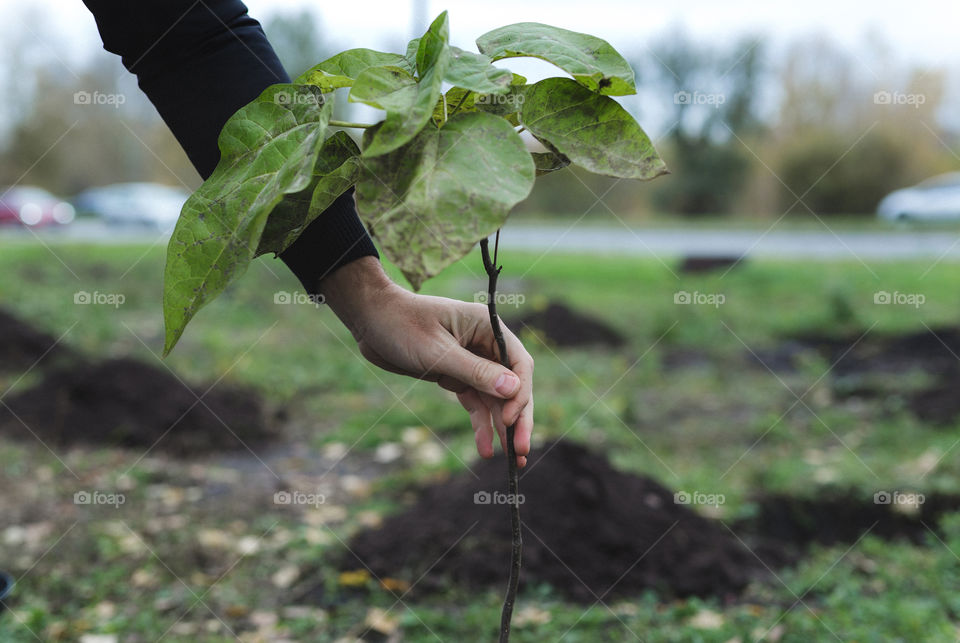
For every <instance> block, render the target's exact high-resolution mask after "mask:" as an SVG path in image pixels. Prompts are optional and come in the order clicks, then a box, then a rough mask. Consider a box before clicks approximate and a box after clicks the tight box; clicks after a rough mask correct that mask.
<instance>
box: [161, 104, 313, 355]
mask: <svg viewBox="0 0 960 643" xmlns="http://www.w3.org/2000/svg"><path fill="white" fill-rule="evenodd" d="M330 110H331V107H330V104H329V103H325V102H324V100H323V94H322V93H321V90H320V89H319V88H317V87H314V86H312V85H272V86H271V87H268V88H267V89H266V90H264V91H263V93H262V94H260V96H259V97H257V98H256V99H255V100H254V101H252V102H251V103H249V104H248V105H246V106H244V107H242V108H240V110H239V111H237V113H236V114H234V115H233V116H231V117H230V119H229V120H228V121H227V123H226V124H225V125H224V127H223V130H222V131H221V132H220V138H219V144H220V162H219V164H218V165H217V167H216V169H215V170H214V171H213V174H211V175H210V177H209V178H208V179H207V180H206V181H204V182H203V185H201V186H200V188H199V189H197V191H196V192H194V193H193V195H191V196H190V198H189V199H188V200H187V202H186V203H185V204H184V206H183V210H182V211H181V213H180V219H179V220H178V221H177V225H176V227H175V228H174V231H173V236H172V237H171V239H170V243H169V245H168V247H167V264H166V269H165V272H164V292H163V294H164V301H163V313H164V322H165V325H166V338H165V343H164V354H166V353H169V352H170V350H171V349H172V348H173V347H174V345H175V344H176V343H177V340H178V339H179V338H180V335H181V334H183V329H184V327H185V326H186V325H187V323H188V322H189V321H190V319H192V318H193V316H194V314H196V312H197V311H198V310H199V309H200V308H201V307H202V306H203V305H204V304H206V303H207V302H209V301H211V300H213V299H214V298H215V297H216V296H217V295H218V294H220V293H221V292H223V290H224V289H225V288H226V287H227V285H228V284H229V283H230V282H231V281H233V280H234V279H236V278H237V277H239V276H240V275H242V274H243V272H244V271H245V270H246V269H247V266H248V265H249V263H250V261H251V260H252V259H253V257H254V256H255V253H256V250H257V247H258V245H259V242H260V236H261V233H262V232H263V228H264V226H265V225H266V222H267V217H268V216H269V214H270V212H271V211H272V210H273V208H274V207H276V205H277V204H278V203H280V201H281V200H282V199H283V195H284V194H287V193H291V192H298V191H300V190H303V189H304V188H305V187H307V185H308V184H309V183H310V181H311V177H312V176H313V168H314V164H315V162H316V159H317V154H318V152H319V151H320V148H321V146H322V145H323V140H324V139H323V135H324V131H325V130H326V127H327V122H328V121H329V119H330Z"/></svg>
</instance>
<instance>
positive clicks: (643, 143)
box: [520, 78, 667, 179]
mask: <svg viewBox="0 0 960 643" xmlns="http://www.w3.org/2000/svg"><path fill="white" fill-rule="evenodd" d="M520 117H521V120H522V121H523V124H524V125H525V126H526V128H527V129H528V130H530V132H531V133H533V135H534V136H536V137H537V138H539V139H542V140H544V141H548V142H549V143H550V144H552V146H553V147H554V148H555V149H557V150H558V151H559V152H561V153H563V154H565V155H566V156H568V157H569V158H570V160H571V161H573V162H574V163H576V164H577V165H579V166H581V167H583V168H584V169H587V170H590V171H591V172H596V173H597V174H606V175H608V176H615V177H621V178H628V179H652V178H656V177H657V176H660V175H661V174H665V173H667V168H666V165H664V163H663V161H662V160H661V159H660V157H659V156H658V155H657V151H656V150H655V149H654V147H653V143H651V142H650V139H649V138H648V137H647V135H646V133H644V131H643V130H642V129H641V128H640V126H639V125H638V124H637V122H636V121H635V120H633V117H632V116H630V114H628V113H627V111H626V110H625V109H623V107H621V106H620V104H619V103H618V102H617V101H615V100H613V99H612V98H609V97H607V96H600V95H599V94H595V93H593V92H591V91H590V90H588V89H585V88H584V87H583V86H581V85H579V84H577V83H576V82H574V81H572V80H570V79H568V78H547V79H546V80H541V81H540V82H539V83H536V84H535V85H531V86H530V87H529V88H528V89H527V91H526V95H525V98H524V101H523V107H522V109H521V112H520Z"/></svg>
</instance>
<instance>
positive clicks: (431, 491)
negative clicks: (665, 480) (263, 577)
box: [298, 441, 960, 602]
mask: <svg viewBox="0 0 960 643" xmlns="http://www.w3.org/2000/svg"><path fill="white" fill-rule="evenodd" d="M505 469H506V468H505V466H504V465H503V462H502V459H494V460H492V461H483V462H480V463H479V464H478V465H477V466H476V467H474V471H475V472H476V474H477V475H478V476H479V479H478V478H474V476H473V475H472V474H470V473H469V472H467V473H463V474H461V475H458V476H455V477H453V478H451V479H449V480H447V481H445V482H441V483H439V484H436V485H432V486H429V487H426V488H424V489H421V490H418V491H416V495H415V501H414V502H413V504H412V506H410V507H409V508H408V509H407V510H406V511H404V512H403V513H401V514H398V515H394V516H392V517H390V518H388V519H386V520H385V521H384V523H383V525H381V527H379V528H377V529H372V530H367V531H363V532H360V533H359V534H357V535H356V536H354V538H353V539H352V541H351V542H350V543H349V553H347V554H345V557H344V558H343V559H342V560H341V561H340V563H339V565H340V567H341V569H343V570H354V569H364V568H365V567H369V569H370V570H372V572H373V573H374V574H376V575H377V576H378V577H380V578H384V577H391V578H399V579H408V580H409V581H410V582H412V581H414V580H416V579H418V578H421V575H422V576H423V578H422V579H421V580H420V581H419V583H418V584H417V585H416V588H415V590H414V591H416V592H423V593H429V592H433V591H443V590H444V589H449V587H450V583H454V584H458V585H460V586H462V587H464V588H477V587H487V588H494V589H496V588H502V587H501V586H502V585H503V584H504V582H505V579H506V572H507V565H508V561H509V559H510V529H509V509H508V507H507V506H506V505H502V504H501V505H496V504H476V503H475V502H474V494H476V493H477V492H479V491H487V492H492V491H493V490H498V491H500V492H501V493H503V492H505V483H504V482H503V479H504V478H505V477H506V476H505ZM520 490H521V492H522V493H523V494H524V497H525V502H524V504H523V505H522V506H521V516H522V520H523V525H524V527H523V539H524V544H523V573H522V580H521V582H522V583H523V584H525V585H530V584H534V583H549V584H550V585H551V586H552V587H554V588H555V589H557V590H558V591H560V592H561V593H562V594H564V595H565V596H566V597H568V598H570V599H573V600H576V601H587V602H593V601H595V600H596V599H597V598H598V597H602V598H604V599H606V597H608V596H614V597H616V596H626V595H636V594H638V593H640V592H642V591H643V590H647V589H652V590H654V591H656V592H657V593H658V594H659V595H661V596H664V597H682V596H690V595H697V596H717V597H720V598H721V599H726V600H734V599H735V597H736V596H737V594H738V593H739V592H740V591H741V590H743V589H744V587H745V586H746V584H747V583H748V582H749V581H750V580H752V579H764V578H765V577H767V576H768V575H769V570H771V569H776V568H778V567H784V566H787V565H792V564H794V563H796V562H797V561H798V560H800V559H801V558H802V557H803V556H804V555H805V551H806V549H807V548H808V547H809V546H810V545H813V544H820V545H836V544H838V543H854V542H856V541H857V540H859V539H860V538H861V537H862V536H863V535H864V534H865V533H867V532H869V533H870V534H872V535H874V536H877V537H881V538H888V539H905V540H908V541H910V542H913V543H916V544H923V543H925V542H929V538H930V534H929V529H934V528H935V527H936V524H937V520H938V519H939V516H940V515H941V514H943V513H944V512H947V511H957V510H960V496H945V495H932V496H928V497H927V498H926V501H925V503H924V504H921V505H919V506H918V507H917V510H916V511H915V512H913V513H910V512H905V511H902V509H903V508H902V507H897V506H895V505H889V504H886V505H885V504H876V503H875V502H874V498H873V497H871V496H869V495H864V493H856V492H853V491H848V490H833V491H830V492H823V491H822V492H820V493H819V494H818V495H817V496H816V497H794V496H787V495H770V496H766V497H762V498H758V499H757V500H756V510H755V511H754V512H751V513H752V517H750V518H748V519H741V520H739V521H736V522H734V523H732V524H731V526H730V528H729V529H728V528H727V527H726V526H724V525H723V524H721V523H720V522H719V521H716V520H712V519H709V518H705V517H703V516H701V515H699V514H698V513H696V512H695V511H693V510H691V508H690V507H689V506H687V505H681V504H676V503H675V502H674V495H673V492H672V491H671V490H669V489H666V488H665V487H663V486H661V485H660V484H658V483H657V482H655V481H653V480H651V479H650V478H646V477H643V476H636V475H632V474H627V473H623V472H620V471H617V470H615V469H613V468H612V467H611V466H610V465H609V463H608V462H607V461H606V460H605V459H604V458H602V457H600V456H598V455H595V454H593V453H591V452H590V451H588V450H587V449H585V448H583V447H581V446H578V445H575V444H572V443H568V442H562V441H561V442H556V443H551V444H546V445H544V446H542V447H540V448H539V449H537V451H536V454H535V455H534V456H533V457H532V459H531V464H530V465H529V468H528V470H527V473H526V474H525V475H523V477H522V479H521V482H520ZM735 534H736V535H735ZM748 547H749V549H748ZM761 561H762V562H761ZM322 594H323V590H322V586H321V587H317V588H313V589H311V590H309V591H308V592H307V593H306V594H304V595H303V596H300V597H298V600H306V601H308V602H310V601H316V600H322V599H320V598H318V597H319V596H321V595H322Z"/></svg>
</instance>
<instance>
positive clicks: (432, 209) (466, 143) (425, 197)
mask: <svg viewBox="0 0 960 643" xmlns="http://www.w3.org/2000/svg"><path fill="white" fill-rule="evenodd" d="M375 135H376V133H375V132H374V133H370V132H368V133H367V134H366V136H365V137H372V136H375ZM363 165H364V170H363V173H362V175H361V178H360V181H359V182H358V183H357V201H358V205H359V208H360V216H361V218H362V219H363V221H364V223H366V224H367V229H368V230H370V232H371V234H372V235H373V236H374V237H375V238H376V239H377V241H378V242H379V246H380V248H381V250H382V251H383V253H384V254H385V255H386V256H387V257H388V258H389V259H390V260H391V261H392V262H394V263H395V264H397V266H399V267H400V270H401V271H402V272H403V274H404V276H405V277H406V278H407V279H408V280H409V281H410V283H411V284H412V285H413V287H414V288H415V289H419V288H420V286H421V284H422V283H423V282H424V280H426V279H428V278H429V277H432V276H433V275H436V274H438V273H439V272H440V271H441V270H443V269H444V268H445V267H447V266H448V265H450V264H451V263H453V262H454V261H457V260H458V259H460V258H461V257H463V256H464V255H465V254H466V253H468V252H469V251H470V249H471V248H472V247H473V246H474V244H476V243H477V241H479V240H480V239H482V238H484V237H487V236H489V235H491V234H493V233H494V232H495V231H496V230H497V229H498V228H500V227H501V226H502V225H503V224H504V222H505V221H506V219H507V215H508V214H509V212H510V209H511V208H512V207H513V206H514V205H516V204H517V203H519V202H520V201H522V200H523V199H525V198H526V197H527V195H528V194H529V193H530V190H531V189H532V188H533V182H534V179H535V174H534V171H535V170H534V164H533V160H532V159H531V157H530V154H529V153H528V152H527V150H526V146H525V145H524V142H523V140H522V139H521V138H520V136H519V135H518V134H517V133H516V132H515V131H514V129H513V128H512V127H511V126H510V124H509V123H508V122H506V121H505V120H503V119H502V118H499V117H497V116H491V115H490V114H484V113H481V112H470V113H458V114H456V115H455V116H453V117H451V118H450V120H448V121H447V123H446V125H444V126H443V127H442V128H440V129H435V128H432V127H430V128H426V129H424V130H423V131H421V132H420V133H419V134H418V135H417V137H416V138H414V139H413V140H412V141H410V142H409V143H408V144H406V145H404V146H403V147H401V148H399V149H397V150H395V151H393V152H391V153H389V154H385V155H382V156H378V157H376V158H373V159H368V160H364V163H363Z"/></svg>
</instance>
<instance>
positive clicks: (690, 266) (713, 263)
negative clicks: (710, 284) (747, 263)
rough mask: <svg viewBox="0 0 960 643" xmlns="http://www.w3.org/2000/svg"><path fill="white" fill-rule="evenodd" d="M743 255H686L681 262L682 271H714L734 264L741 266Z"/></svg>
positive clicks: (690, 272) (686, 272) (691, 272)
mask: <svg viewBox="0 0 960 643" xmlns="http://www.w3.org/2000/svg"><path fill="white" fill-rule="evenodd" d="M741 259H743V257H697V256H691V257H684V259H683V262H682V263H681V264H680V272H681V273H685V274H697V273H701V272H713V271H715V270H721V269H729V268H731V267H733V266H739V265H740V264H742V263H743V262H742V261H741Z"/></svg>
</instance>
